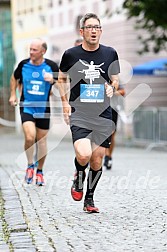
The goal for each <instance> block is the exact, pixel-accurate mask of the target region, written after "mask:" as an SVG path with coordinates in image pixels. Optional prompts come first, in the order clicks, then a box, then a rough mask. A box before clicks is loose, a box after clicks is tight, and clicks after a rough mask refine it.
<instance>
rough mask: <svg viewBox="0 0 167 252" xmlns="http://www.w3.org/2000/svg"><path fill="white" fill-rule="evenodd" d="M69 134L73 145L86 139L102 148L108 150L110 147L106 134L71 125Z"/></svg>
mask: <svg viewBox="0 0 167 252" xmlns="http://www.w3.org/2000/svg"><path fill="white" fill-rule="evenodd" d="M71 133H72V139H73V143H74V142H75V141H77V140H79V139H82V138H88V139H90V141H91V142H94V143H95V144H96V145H98V146H102V147H105V148H109V146H110V143H109V137H107V135H106V134H104V133H102V132H100V131H95V130H90V129H86V128H81V127H78V126H74V125H72V126H71Z"/></svg>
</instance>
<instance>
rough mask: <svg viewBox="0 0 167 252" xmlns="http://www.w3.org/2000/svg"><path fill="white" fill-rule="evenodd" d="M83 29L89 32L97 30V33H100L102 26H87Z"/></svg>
mask: <svg viewBox="0 0 167 252" xmlns="http://www.w3.org/2000/svg"><path fill="white" fill-rule="evenodd" d="M82 29H85V30H87V31H92V30H93V29H95V30H96V31H100V30H101V26H100V25H86V26H83V27H82Z"/></svg>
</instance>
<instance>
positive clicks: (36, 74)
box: [32, 72, 40, 78]
mask: <svg viewBox="0 0 167 252" xmlns="http://www.w3.org/2000/svg"><path fill="white" fill-rule="evenodd" d="M39 75H40V74H39V73H38V72H33V73H32V77H33V78H38V77H39Z"/></svg>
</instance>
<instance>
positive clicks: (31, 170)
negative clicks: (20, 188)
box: [25, 167, 34, 184]
mask: <svg viewBox="0 0 167 252" xmlns="http://www.w3.org/2000/svg"><path fill="white" fill-rule="evenodd" d="M33 176H34V168H33V167H28V168H27V170H26V175H25V181H26V183H27V184H31V183H32V181H33Z"/></svg>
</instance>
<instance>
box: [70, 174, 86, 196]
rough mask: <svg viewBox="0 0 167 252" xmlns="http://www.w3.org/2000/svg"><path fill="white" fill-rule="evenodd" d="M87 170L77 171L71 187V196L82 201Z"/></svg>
mask: <svg viewBox="0 0 167 252" xmlns="http://www.w3.org/2000/svg"><path fill="white" fill-rule="evenodd" d="M85 176H86V173H85V171H84V172H82V171H79V172H76V173H75V175H74V180H73V184H72V187H71V196H72V198H73V199H74V200H76V201H80V200H81V199H82V197H83V182H84V180H85Z"/></svg>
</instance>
